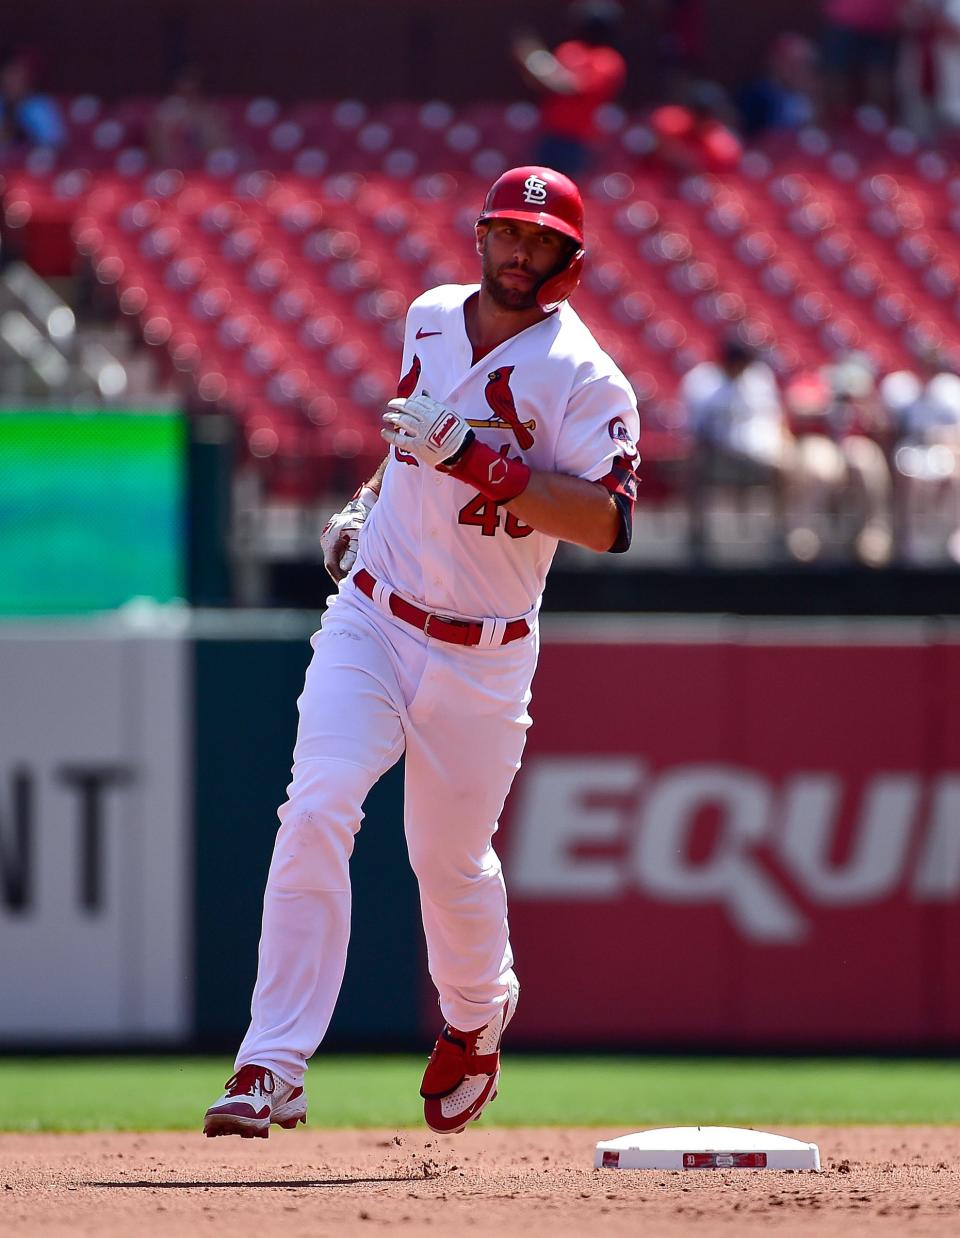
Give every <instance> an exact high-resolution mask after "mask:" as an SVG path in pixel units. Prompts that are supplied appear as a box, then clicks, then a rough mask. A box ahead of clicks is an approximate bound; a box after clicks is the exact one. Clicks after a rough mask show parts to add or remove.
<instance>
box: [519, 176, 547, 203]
mask: <svg viewBox="0 0 960 1238" xmlns="http://www.w3.org/2000/svg"><path fill="white" fill-rule="evenodd" d="M523 200H524V202H529V203H530V205H531V206H543V204H544V202H546V200H547V182H546V181H544V180H541V179H540V177H539V176H528V177H527V179H526V180H525V181H524V182H523Z"/></svg>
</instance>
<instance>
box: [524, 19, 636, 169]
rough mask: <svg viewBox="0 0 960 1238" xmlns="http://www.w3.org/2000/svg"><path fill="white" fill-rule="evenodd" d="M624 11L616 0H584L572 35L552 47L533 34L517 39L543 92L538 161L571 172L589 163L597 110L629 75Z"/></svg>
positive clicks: (529, 71) (527, 72) (529, 72)
mask: <svg viewBox="0 0 960 1238" xmlns="http://www.w3.org/2000/svg"><path fill="white" fill-rule="evenodd" d="M622 15H623V14H622V9H621V7H620V5H619V4H617V3H614V0H580V2H579V3H576V4H574V5H572V6H571V10H570V17H571V20H572V26H573V28H572V31H571V37H570V38H569V39H567V40H566V41H565V42H563V43H561V44H560V45H559V47H557V48H555V49H554V50H553V51H552V52H551V51H549V50H548V49H547V48H546V47H544V45H543V44H542V43H541V42H540V41H539V40H538V39H536V38H534V37H532V36H530V35H518V36H517V37H516V38H515V39H514V43H513V53H514V56H515V57H516V59H517V61H518V62H519V64H520V65H521V67H522V68H523V71H524V73H525V75H526V77H527V78H528V80H529V81H530V83H531V84H532V85H533V87H534V88H535V89H536V90H537V91H539V92H540V94H541V95H542V103H541V134H540V140H539V143H538V145H537V150H536V153H535V155H534V159H535V162H537V163H539V164H542V165H544V166H546V167H550V168H556V169H557V170H558V171H560V172H564V173H566V175H567V176H572V177H577V176H579V175H580V174H581V173H582V172H583V171H584V170H585V169H586V168H587V167H589V165H590V162H591V158H592V154H593V149H594V146H595V143H596V139H597V122H596V115H597V110H598V109H599V108H600V107H601V106H602V105H603V104H604V103H610V102H612V100H614V99H615V98H616V97H617V95H618V94H619V93H620V90H621V89H622V87H623V83H624V81H625V79H626V71H627V69H626V63H625V61H624V59H623V57H622V56H621V55H620V53H619V52H618V51H617V50H616V47H615V42H616V38H617V33H618V29H619V25H620V20H621V17H622Z"/></svg>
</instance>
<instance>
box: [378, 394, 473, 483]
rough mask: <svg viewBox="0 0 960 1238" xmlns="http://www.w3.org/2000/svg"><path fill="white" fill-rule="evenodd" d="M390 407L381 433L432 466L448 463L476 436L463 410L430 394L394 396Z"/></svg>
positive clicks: (401, 448) (384, 417) (397, 445)
mask: <svg viewBox="0 0 960 1238" xmlns="http://www.w3.org/2000/svg"><path fill="white" fill-rule="evenodd" d="M387 408H388V409H390V410H391V411H390V412H388V413H384V414H383V429H382V430H381V431H380V437H381V438H383V439H385V440H386V441H387V442H388V443H392V444H393V445H394V446H396V447H399V448H400V450H401V451H407V452H409V453H410V454H411V455H414V456H416V457H417V459H418V460H421V461H422V462H423V463H424V464H428V465H429V466H430V467H431V468H437V467H438V466H439V465H442V464H447V463H448V462H449V461H450V460H452V459H453V457H454V456H456V455H458V454H459V452H460V451H461V450H462V449H463V448H464V447H466V446H467V445H468V444H469V443H470V442H471V440H472V439H473V438H474V433H473V431H472V430H471V429H470V427H469V426H468V425H467V423H466V422H465V421H464V419H463V418H462V417H461V416H460V414H459V413H455V412H454V410H453V409H452V408H446V407H445V406H444V405H443V404H441V403H439V401H437V400H433V399H431V398H430V396H428V395H415V396H413V398H412V399H410V400H391V401H390V402H389V404H388V405H387Z"/></svg>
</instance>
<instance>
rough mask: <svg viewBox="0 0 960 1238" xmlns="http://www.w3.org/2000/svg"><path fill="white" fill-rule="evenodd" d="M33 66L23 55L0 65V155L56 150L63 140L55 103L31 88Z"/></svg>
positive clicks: (13, 55)
mask: <svg viewBox="0 0 960 1238" xmlns="http://www.w3.org/2000/svg"><path fill="white" fill-rule="evenodd" d="M34 76H35V62H34V59H33V57H32V56H31V55H30V54H29V53H27V52H22V51H18V52H12V53H11V54H9V55H7V56H6V57H4V59H3V60H2V61H0V152H4V151H6V152H11V151H12V152H17V151H24V150H29V149H31V148H33V147H37V146H43V147H49V148H52V149H57V148H58V147H60V146H63V144H64V142H65V141H66V140H67V130H66V126H65V124H64V122H63V116H62V114H61V112H60V108H59V107H58V105H57V103H56V102H55V100H53V99H51V98H50V97H49V96H47V95H42V94H39V93H38V92H37V91H36V89H35V88H34Z"/></svg>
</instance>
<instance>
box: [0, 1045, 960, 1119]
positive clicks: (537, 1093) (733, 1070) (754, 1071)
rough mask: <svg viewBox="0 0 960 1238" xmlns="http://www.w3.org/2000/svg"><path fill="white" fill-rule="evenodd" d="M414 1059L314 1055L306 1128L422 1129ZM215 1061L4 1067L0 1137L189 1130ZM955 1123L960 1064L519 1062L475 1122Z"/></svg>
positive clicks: (217, 1075) (227, 1068) (81, 1061)
mask: <svg viewBox="0 0 960 1238" xmlns="http://www.w3.org/2000/svg"><path fill="white" fill-rule="evenodd" d="M422 1065H423V1059H422V1058H413V1057H336V1056H329V1057H324V1056H323V1055H322V1054H321V1055H318V1057H317V1058H316V1059H315V1062H314V1065H313V1066H312V1068H311V1070H310V1072H309V1075H308V1077H307V1091H308V1095H309V1096H310V1122H311V1125H314V1126H321V1127H322V1126H331V1127H333V1126H386V1127H398V1126H419V1125H420V1123H421V1109H420V1101H419V1098H418V1096H417V1088H418V1087H419V1082H420V1071H421V1068H422ZM231 1069H232V1068H231V1065H230V1063H229V1062H228V1061H226V1060H224V1059H220V1058H196V1057H192V1058H174V1057H168V1058H125V1057H124V1058H117V1059H109V1058H106V1059H105V1058H0V1130H3V1131H36V1130H46V1131H56V1130H73V1131H78V1130H191V1129H192V1130H197V1129H199V1126H200V1124H201V1122H202V1117H203V1111H204V1109H205V1108H206V1107H207V1105H208V1104H210V1103H211V1102H212V1101H213V1100H214V1099H215V1098H216V1097H217V1096H218V1095H219V1094H220V1091H221V1087H222V1084H223V1080H224V1079H225V1078H226V1077H227V1076H228V1075H229V1074H230V1072H231ZM955 1122H960V1062H951V1061H873V1060H868V1059H856V1060H850V1059H819V1058H817V1059H814V1058H803V1059H783V1060H780V1059H761V1060H756V1061H755V1060H750V1059H739V1058H736V1059H730V1058H696V1059H694V1058H679V1059H677V1058H649V1057H638V1058H627V1057H617V1058H597V1057H563V1058H556V1057H550V1058H543V1057H523V1056H519V1055H515V1056H512V1057H510V1058H509V1059H508V1060H507V1061H506V1062H505V1068H504V1076H503V1082H502V1086H501V1091H500V1096H499V1098H498V1100H497V1103H496V1104H495V1105H494V1106H493V1108H492V1109H490V1110H489V1111H488V1112H487V1114H485V1115H484V1125H488V1126H489V1125H501V1126H540V1125H544V1126H579V1125H585V1126H602V1127H609V1128H612V1129H614V1130H640V1129H643V1128H645V1127H651V1126H673V1125H679V1126H691V1125H696V1124H702V1125H709V1124H719V1125H724V1126H799V1125H819V1124H824V1125H843V1124H847V1123H849V1124H871V1123H874V1124H881V1123H883V1124H898V1123H903V1124H906V1123H934V1124H936V1123H955Z"/></svg>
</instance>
